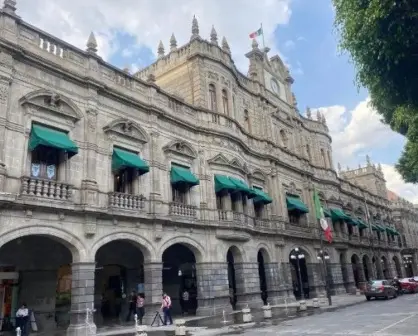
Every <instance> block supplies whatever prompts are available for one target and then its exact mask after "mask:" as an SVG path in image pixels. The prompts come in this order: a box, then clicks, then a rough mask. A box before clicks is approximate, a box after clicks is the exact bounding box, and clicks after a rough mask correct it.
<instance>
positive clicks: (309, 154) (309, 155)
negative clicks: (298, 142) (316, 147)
mask: <svg viewBox="0 0 418 336" xmlns="http://www.w3.org/2000/svg"><path fill="white" fill-rule="evenodd" d="M306 154H307V155H308V159H309V161H311V160H312V154H311V147H310V146H309V145H308V144H306Z"/></svg>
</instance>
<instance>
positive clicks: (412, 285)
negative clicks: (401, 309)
mask: <svg viewBox="0 0 418 336" xmlns="http://www.w3.org/2000/svg"><path fill="white" fill-rule="evenodd" d="M399 281H400V283H401V287H402V291H403V292H404V293H410V294H413V293H418V282H417V281H415V280H414V278H404V279H399Z"/></svg>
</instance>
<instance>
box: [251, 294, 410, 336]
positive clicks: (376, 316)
mask: <svg viewBox="0 0 418 336" xmlns="http://www.w3.org/2000/svg"><path fill="white" fill-rule="evenodd" d="M417 308H418V295H417V294H415V295H403V296H401V297H399V298H397V299H394V300H389V301H384V300H378V301H374V300H373V301H371V302H365V303H362V304H359V305H355V306H351V307H348V308H343V309H340V310H337V311H334V312H326V313H323V314H315V315H311V316H307V317H302V318H297V319H294V320H291V321H287V322H283V323H280V324H278V325H274V326H269V327H265V328H256V329H247V330H246V331H245V332H244V335H249V336H262V335H288V336H292V335H298V336H304V335H319V336H333V335H351V336H365V335H368V336H371V335H376V336H411V335H418V309H417Z"/></svg>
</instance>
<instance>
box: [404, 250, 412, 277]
mask: <svg viewBox="0 0 418 336" xmlns="http://www.w3.org/2000/svg"><path fill="white" fill-rule="evenodd" d="M402 261H403V265H404V268H405V276H407V277H408V278H412V277H413V276H414V269H413V263H414V258H413V256H412V255H410V254H407V255H403V256H402Z"/></svg>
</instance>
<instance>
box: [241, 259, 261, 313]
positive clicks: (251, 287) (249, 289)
mask: <svg viewBox="0 0 418 336" xmlns="http://www.w3.org/2000/svg"><path fill="white" fill-rule="evenodd" d="M234 266H235V282H236V287H237V309H242V308H245V307H246V306H247V305H248V307H250V308H260V307H262V306H263V301H262V300H261V291H260V277H259V274H258V263H257V262H253V263H235V264H234Z"/></svg>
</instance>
